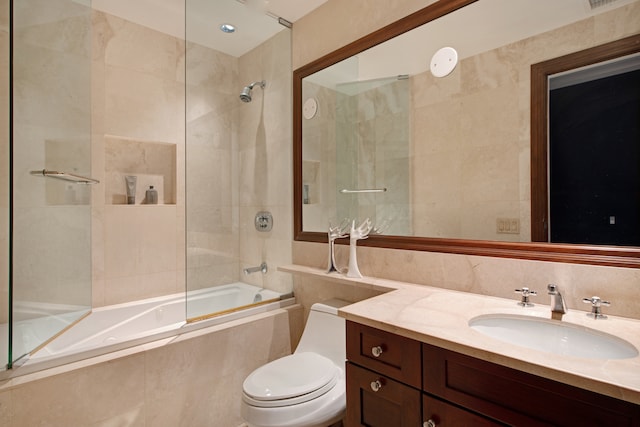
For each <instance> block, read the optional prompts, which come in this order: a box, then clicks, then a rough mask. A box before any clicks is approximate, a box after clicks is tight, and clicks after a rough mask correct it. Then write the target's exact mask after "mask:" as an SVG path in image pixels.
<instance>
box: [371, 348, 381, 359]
mask: <svg viewBox="0 0 640 427" xmlns="http://www.w3.org/2000/svg"><path fill="white" fill-rule="evenodd" d="M382 353H383V349H382V346H379V345H377V346H375V347H371V354H373V357H380V356H381V355H382Z"/></svg>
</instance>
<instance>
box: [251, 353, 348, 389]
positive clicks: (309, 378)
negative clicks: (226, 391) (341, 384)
mask: <svg viewBox="0 0 640 427" xmlns="http://www.w3.org/2000/svg"><path fill="white" fill-rule="evenodd" d="M339 373H340V369H339V368H338V367H337V366H336V365H335V364H334V363H333V362H332V361H331V360H329V359H327V358H326V357H324V356H321V355H319V354H317V353H308V352H303V353H295V354H292V355H290V356H285V357H282V358H280V359H277V360H274V361H273V362H270V363H267V364H266V365H264V366H261V367H260V368H258V369H256V370H255V371H253V373H251V374H250V375H249V376H248V377H247V379H246V380H244V384H243V389H244V393H245V395H246V396H247V397H249V398H251V399H250V400H254V401H274V400H282V399H290V398H293V397H297V396H302V395H309V394H313V395H316V394H317V393H313V392H315V391H319V390H320V389H325V390H322V392H323V393H324V392H326V389H327V388H329V389H330V388H331V387H333V385H334V384H335V382H336V380H337V378H338V375H339ZM311 397H312V396H309V398H311Z"/></svg>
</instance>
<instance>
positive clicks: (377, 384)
mask: <svg viewBox="0 0 640 427" xmlns="http://www.w3.org/2000/svg"><path fill="white" fill-rule="evenodd" d="M383 385H384V380H383V379H382V378H380V379H377V380H375V381H371V390H373V391H374V392H378V391H380V389H382V386H383Z"/></svg>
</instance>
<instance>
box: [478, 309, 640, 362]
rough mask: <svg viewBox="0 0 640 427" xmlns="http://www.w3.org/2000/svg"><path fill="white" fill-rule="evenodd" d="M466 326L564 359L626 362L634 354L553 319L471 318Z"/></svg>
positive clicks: (613, 340)
mask: <svg viewBox="0 0 640 427" xmlns="http://www.w3.org/2000/svg"><path fill="white" fill-rule="evenodd" d="M469 326H470V327H471V328H472V329H475V330H476V331H478V332H481V333H483V334H485V335H488V336H490V337H492V338H495V339H498V340H501V341H505V342H508V343H511V344H515V345H519V346H522V347H527V348H532V349H535V350H540V351H545V352H548V353H554V354H560V355H565V356H575V357H583V358H587V359H628V358H631V357H636V356H637V355H638V350H637V349H636V348H635V347H634V346H633V345H632V344H631V343H629V342H627V341H625V340H623V339H621V338H618V337H616V336H613V335H610V334H607V333H604V332H600V331H597V330H595V329H590V328H586V327H583V326H578V325H574V324H571V323H564V322H561V321H556V320H550V319H543V318H537V317H530V316H518V315H509V314H490V315H483V316H478V317H474V318H473V319H471V320H470V321H469Z"/></svg>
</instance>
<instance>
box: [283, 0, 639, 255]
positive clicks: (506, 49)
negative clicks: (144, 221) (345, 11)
mask: <svg viewBox="0 0 640 427" xmlns="http://www.w3.org/2000/svg"><path fill="white" fill-rule="evenodd" d="M460 6H464V7H461V8H459V7H460ZM639 9H640V1H638V0H628V1H627V0H618V1H615V2H612V3H610V4H607V5H605V6H600V7H591V6H590V5H589V4H588V2H585V1H582V0H572V1H566V2H557V1H552V0H549V1H537V0H528V1H523V2H517V4H516V2H510V1H505V0H487V1H482V2H472V1H466V2H465V1H440V2H436V3H435V4H433V5H431V6H428V7H427V8H425V9H423V10H422V11H420V12H418V13H417V14H416V15H415V16H411V17H408V18H405V19H404V20H401V21H398V22H397V23H395V24H393V25H390V26H388V27H385V28H384V29H381V30H380V31H378V32H376V33H373V34H372V35H370V36H368V37H365V38H363V39H361V40H359V41H357V42H354V43H353V44H352V45H348V46H346V47H344V48H342V49H340V50H338V51H336V52H334V53H333V54H329V55H327V56H326V57H324V58H320V59H319V60H317V61H316V62H314V63H311V64H309V65H307V66H304V67H302V68H301V69H299V70H296V72H295V73H294V103H296V105H298V106H299V107H298V108H300V109H301V107H302V104H303V103H304V102H305V101H307V100H309V99H314V100H315V101H317V107H316V108H317V111H314V115H313V117H312V118H303V116H302V113H299V115H298V116H297V117H298V119H297V120H296V121H295V125H296V126H298V130H297V131H296V132H295V133H294V135H296V138H298V137H299V138H300V141H296V143H300V144H301V145H300V146H299V147H296V148H297V149H298V150H299V152H298V154H297V156H298V157H297V159H299V161H300V163H301V164H300V165H299V175H297V176H296V179H299V180H300V182H297V183H296V188H295V191H296V194H295V197H296V200H297V201H299V203H298V202H296V209H297V212H296V215H295V221H296V238H297V239H299V240H310V241H323V240H324V238H323V237H322V235H320V234H317V233H322V232H325V233H326V228H327V224H328V223H329V222H331V221H340V220H341V219H342V217H343V216H346V213H349V216H353V217H357V218H356V219H358V220H362V219H364V217H367V216H368V217H375V218H376V221H384V220H385V219H389V220H390V221H391V226H390V227H389V230H388V231H387V232H385V234H386V235H387V236H389V238H386V236H374V237H372V239H370V240H368V241H367V242H366V243H365V244H368V245H374V246H375V245H380V246H384V247H400V248H403V247H404V248H407V247H410V248H413V249H423V250H439V251H448V252H457V253H478V254H488V255H497V256H515V257H524V258H534V259H559V260H563V261H568V262H595V263H601V262H604V263H606V262H607V260H605V259H602V258H599V259H598V260H596V259H595V258H593V259H590V260H589V259H587V258H589V256H591V255H592V254H603V255H605V256H614V257H619V256H622V257H624V259H623V260H622V261H621V263H622V264H623V265H628V263H629V262H630V263H631V264H633V265H637V261H634V260H633V259H635V258H637V251H636V248H631V249H629V250H626V251H625V250H619V249H617V248H613V247H607V248H604V247H601V248H598V247H579V248H578V247H575V246H573V245H565V246H560V245H548V244H547V245H545V244H535V245H532V244H530V242H532V240H535V239H533V238H532V234H531V230H532V224H531V221H532V216H531V212H532V205H531V194H532V188H531V161H532V157H531V156H532V155H531V145H530V140H531V135H530V130H531V124H530V115H531V114H532V110H531V108H532V107H531V105H532V104H531V96H530V95H531V89H530V88H531V66H532V64H535V63H539V62H541V61H545V60H548V59H549V58H554V57H558V56H562V55H565V54H567V53H570V52H576V51H580V50H584V49H587V48H590V47H592V46H595V45H600V44H603V43H606V42H610V41H612V40H617V39H620V38H623V37H625V36H628V35H630V34H637V33H640V23H639V22H637V20H632V19H630V18H629V17H631V16H634V15H635V16H637V13H638V10H639ZM418 15H419V16H421V18H418V17H417V16H418ZM420 20H421V22H420V23H423V24H424V25H419V24H420V23H418V21H420ZM461 28H464V31H460V29H461ZM602 28H609V30H608V31H601V29H602ZM407 30H410V31H407ZM405 31H406V32H405ZM394 36H397V37H394ZM445 46H451V47H454V48H455V49H456V50H457V52H458V56H459V64H458V66H457V67H456V68H455V69H454V70H453V72H452V73H451V74H449V75H448V76H446V77H443V78H438V77H435V76H434V75H432V73H431V72H430V71H429V69H428V65H429V62H430V59H431V56H432V55H433V54H434V53H435V52H436V51H438V49H440V48H442V47H445ZM367 47H369V49H366V48H367ZM363 49H365V50H363ZM398 75H408V76H409V77H408V79H407V80H406V81H405V82H406V84H407V85H408V89H407V92H408V94H409V95H408V105H409V111H408V113H407V118H408V125H407V127H406V130H405V132H406V133H407V137H408V141H407V143H406V146H407V147H408V154H409V155H408V158H407V159H406V163H405V168H404V170H405V171H406V173H407V174H408V178H407V179H406V180H405V185H406V187H405V190H404V191H405V192H406V194H407V199H406V200H407V203H408V204H407V206H406V211H405V212H400V214H399V215H388V216H386V217H379V216H378V214H379V212H380V210H379V209H378V207H379V206H378V203H380V204H381V205H384V204H389V203H392V204H394V207H400V206H401V205H402V202H401V201H395V200H394V201H392V202H390V197H391V195H392V194H393V193H398V191H397V189H396V190H395V191H394V192H393V193H392V192H391V191H387V192H386V193H385V192H381V193H370V194H367V195H366V196H364V195H362V194H361V195H358V196H352V200H351V202H352V206H351V207H350V209H348V210H344V209H343V208H342V207H341V205H340V203H338V202H339V201H340V198H341V196H342V194H341V193H340V190H342V189H343V188H342V187H343V185H342V183H341V182H339V181H340V180H341V179H343V177H342V175H344V173H339V172H341V171H340V170H339V166H338V165H339V162H340V161H343V160H344V158H345V157H348V156H346V155H341V154H343V151H344V150H345V148H344V147H342V144H345V141H350V140H349V139H348V138H345V137H344V136H342V135H340V132H339V128H340V126H339V123H340V121H341V120H346V118H347V117H349V116H345V115H344V114H345V109H344V108H343V107H340V106H338V104H337V102H336V100H337V98H338V95H337V93H338V91H339V89H338V88H341V87H343V85H344V84H354V82H355V81H365V82H368V81H381V80H383V79H384V78H386V77H388V76H398ZM298 85H299V86H298ZM296 90H297V91H298V92H295V91H296ZM343 95H344V94H343ZM343 95H341V96H343ZM352 96H354V97H355V96H357V95H352ZM376 100H381V101H384V102H388V100H389V98H388V97H385V96H370V97H369V98H367V100H366V102H368V104H366V103H364V104H362V102H363V101H362V100H357V101H356V98H354V100H353V103H354V104H356V103H361V104H360V111H361V113H364V112H365V109H368V110H369V111H377V110H380V111H384V109H385V108H387V107H385V106H384V104H380V105H378V104H375V103H374V101H376ZM387 116H388V114H386V115H385V116H384V117H376V119H375V126H371V127H372V128H374V129H375V130H378V129H380V128H381V126H382V124H383V122H384V121H385V120H386V118H387ZM349 119H351V117H349ZM353 124H354V126H358V133H357V134H356V141H355V143H357V144H359V145H358V147H359V149H363V148H364V147H366V146H367V145H370V146H372V147H376V150H375V151H370V152H368V153H367V154H364V153H362V152H359V153H358V156H357V158H356V157H353V156H352V157H351V158H350V164H349V163H347V164H348V167H351V169H352V174H353V175H358V176H359V177H361V176H362V175H363V171H366V170H367V167H368V166H367V165H366V162H367V161H371V159H374V158H375V165H376V166H377V165H384V164H386V163H388V162H389V161H390V160H391V159H393V158H394V157H393V156H397V154H398V153H397V152H396V151H394V150H384V149H382V150H381V149H380V148H379V145H374V144H373V143H372V141H373V139H372V137H371V136H370V135H368V134H366V133H365V132H364V131H365V130H367V127H366V126H363V123H358V122H356V123H353ZM385 132H386V129H385V130H383V131H381V132H378V133H376V134H375V135H376V138H377V137H381V138H382V139H385V140H386V141H388V142H391V141H393V140H394V138H395V137H396V136H397V135H396V132H387V133H386V135H385V134H384V133H385ZM389 146H391V143H390V144H388V145H387V147H389ZM386 154H390V157H389V158H388V159H387V158H384V157H383V156H384V155H386ZM395 158H397V157H395ZM296 170H298V169H296ZM368 172H369V174H370V176H375V177H376V178H375V179H374V180H370V181H364V182H362V183H360V182H357V181H355V182H354V181H352V182H351V184H355V185H357V186H358V188H360V186H361V185H365V184H366V188H368V189H383V188H387V189H388V190H389V189H390V188H392V185H391V184H386V183H385V182H383V181H381V180H380V179H378V176H379V175H378V171H377V170H376V171H375V173H373V172H372V171H371V170H369V171H368ZM381 175H382V176H385V181H387V177H386V174H384V173H383V174H381ZM397 182H400V180H398V181H397ZM298 193H300V194H298ZM303 199H304V200H303ZM355 200H357V202H356V201H355ZM303 201H306V202H307V203H303ZM356 203H357V208H356V207H355V206H354V204H356ZM372 203H375V207H374V206H372V205H371V204H372ZM403 221H404V222H405V223H406V224H401V223H402V222H403ZM402 236H407V238H403V237H402ZM451 239H454V240H451ZM500 242H505V244H502V243H500ZM508 242H513V243H517V245H515V244H508ZM435 246H437V249H429V247H435ZM478 248H479V249H478ZM488 248H490V250H489V251H487V249H488ZM513 251H515V252H513ZM603 251H604V252H603ZM488 252H490V253H488ZM533 252H535V254H534V253H533ZM573 252H576V253H578V254H580V255H578V257H573V256H572V255H569V254H571V253H573ZM547 253H557V254H560V253H561V254H562V255H558V257H559V258H558V257H556V258H554V256H553V255H552V256H551V258H548V257H547ZM582 254H588V255H587V257H586V258H584V259H580V260H579V259H578V258H580V257H582ZM627 257H630V258H632V259H631V260H629V259H627ZM610 260H612V259H610ZM617 262H618V260H616V261H614V263H617Z"/></svg>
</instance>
